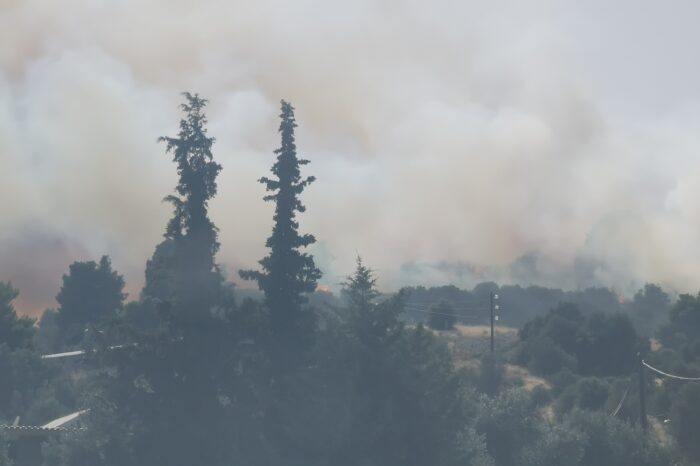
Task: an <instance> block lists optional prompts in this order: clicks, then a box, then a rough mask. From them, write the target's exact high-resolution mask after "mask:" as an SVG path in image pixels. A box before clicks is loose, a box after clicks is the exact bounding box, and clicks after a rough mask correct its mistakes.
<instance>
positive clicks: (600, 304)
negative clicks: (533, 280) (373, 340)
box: [406, 282, 673, 336]
mask: <svg viewBox="0 0 700 466" xmlns="http://www.w3.org/2000/svg"><path fill="white" fill-rule="evenodd" d="M406 292H407V293H408V294H407V296H408V303H407V308H406V309H407V316H409V317H410V318H412V319H414V320H417V321H425V320H426V315H425V312H422V311H423V310H424V309H425V308H427V307H430V306H432V305H436V304H437V303H438V302H440V301H444V302H445V303H447V304H449V305H450V307H451V308H452V311H454V314H456V315H457V316H458V321H459V322H460V323H465V324H485V323H488V322H489V319H490V317H489V313H488V306H489V299H490V298H489V297H490V295H491V293H495V294H498V305H499V306H500V307H501V312H499V313H498V314H499V318H500V319H499V321H500V323H501V324H502V325H506V326H510V327H516V328H520V327H522V326H523V325H524V324H525V323H526V322H529V321H530V320H532V319H534V318H535V317H538V316H541V315H543V314H544V313H546V312H547V311H548V310H550V309H554V308H555V307H557V306H558V305H560V304H561V303H572V304H575V305H576V306H577V307H578V308H579V309H580V310H581V311H582V312H584V313H587V314H590V313H596V312H604V313H609V314H615V313H624V314H627V315H629V317H630V319H632V322H633V323H634V326H635V328H636V329H637V331H638V332H639V333H641V334H642V335H645V336H653V335H654V334H655V332H656V330H657V329H658V328H659V327H660V326H661V325H663V324H665V323H667V321H668V312H669V310H670V308H671V305H672V304H673V297H672V296H671V295H669V294H668V293H667V292H665V291H664V290H663V289H662V288H661V287H660V286H658V285H655V284H651V283H650V284H647V285H645V286H644V287H643V288H642V289H640V290H639V291H637V293H635V295H634V296H633V297H632V299H622V298H621V297H620V296H618V295H617V294H616V293H615V292H614V291H613V290H611V289H609V288H586V289H583V290H574V291H565V290H560V289H557V288H546V287H541V286H528V287H522V286H520V285H501V286H499V285H498V284H496V283H494V282H484V283H480V284H478V285H476V286H475V287H474V288H473V289H471V290H465V289H460V288H458V287H456V286H454V285H447V286H437V287H431V288H426V287H423V286H417V287H408V288H406Z"/></svg>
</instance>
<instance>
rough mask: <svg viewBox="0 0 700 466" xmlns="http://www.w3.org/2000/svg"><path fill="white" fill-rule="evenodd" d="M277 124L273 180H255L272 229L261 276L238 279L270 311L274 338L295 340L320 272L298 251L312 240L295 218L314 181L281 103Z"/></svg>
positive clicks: (290, 116) (250, 272)
mask: <svg viewBox="0 0 700 466" xmlns="http://www.w3.org/2000/svg"><path fill="white" fill-rule="evenodd" d="M280 118H281V119H282V122H281V123H280V127H279V132H280V133H281V135H282V145H281V147H280V148H279V149H276V150H275V154H277V160H276V162H275V164H274V165H273V166H272V173H273V175H274V178H267V177H263V178H261V179H260V180H259V181H260V183H262V184H264V185H265V187H266V190H267V191H270V192H272V194H268V195H267V196H265V197H264V199H265V200H266V201H273V202H274V203H275V214H274V226H273V228H272V235H271V236H270V237H269V238H268V239H267V242H266V246H267V247H268V248H269V249H270V253H269V255H268V256H267V257H265V258H263V259H262V260H261V261H260V265H261V266H262V271H254V270H246V271H241V272H240V275H241V277H242V278H244V279H247V280H256V281H257V283H258V287H259V288H260V289H261V290H263V292H264V293H265V301H266V304H267V307H268V309H269V312H270V323H271V326H272V331H273V333H274V334H275V335H277V336H278V337H288V338H291V339H292V340H294V339H298V338H300V337H302V335H304V334H305V330H303V329H304V328H305V327H306V326H307V325H309V322H308V320H309V319H308V318H309V317H310V315H303V308H302V306H303V304H304V303H305V302H306V297H305V296H304V294H305V293H311V292H313V291H314V290H315V289H316V283H317V281H318V279H319V278H321V271H320V270H319V269H318V268H316V265H315V264H314V260H313V256H311V255H310V254H308V253H302V252H300V251H299V249H300V248H303V247H307V246H309V245H310V244H313V243H314V242H315V241H316V239H315V238H314V237H313V235H310V234H304V235H300V234H299V232H298V228H299V223H298V222H297V221H296V214H297V212H298V213H301V212H304V211H305V210H306V208H305V207H304V205H303V204H302V203H301V200H300V199H299V196H300V195H301V193H302V192H303V191H304V189H305V188H306V187H307V186H308V185H309V184H311V183H312V182H313V181H314V179H315V178H314V177H313V176H309V177H307V178H303V179H302V178H301V173H300V167H301V166H302V165H306V164H308V163H309V161H308V160H304V159H299V158H297V153H296V145H295V142H294V128H295V127H296V126H297V124H296V121H295V119H294V107H292V106H291V105H290V104H289V103H288V102H285V101H282V113H281V114H280Z"/></svg>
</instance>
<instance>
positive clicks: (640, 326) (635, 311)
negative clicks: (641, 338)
mask: <svg viewBox="0 0 700 466" xmlns="http://www.w3.org/2000/svg"><path fill="white" fill-rule="evenodd" d="M670 306H671V300H670V298H669V296H668V294H667V293H666V292H664V290H662V289H661V287H659V286H658V285H654V284H651V283H647V284H646V285H644V288H642V289H641V290H639V291H637V293H635V295H634V299H633V301H632V304H631V311H632V312H631V314H630V317H631V319H632V322H634V326H635V328H636V329H637V331H638V332H639V333H640V334H642V335H645V336H652V335H654V333H655V330H656V329H657V328H658V326H659V324H661V323H662V322H663V321H664V320H667V319H668V311H669V308H670Z"/></svg>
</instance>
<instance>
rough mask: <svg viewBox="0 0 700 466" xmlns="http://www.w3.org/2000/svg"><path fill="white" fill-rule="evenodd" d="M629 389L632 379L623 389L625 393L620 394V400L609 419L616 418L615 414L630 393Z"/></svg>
mask: <svg viewBox="0 0 700 466" xmlns="http://www.w3.org/2000/svg"><path fill="white" fill-rule="evenodd" d="M631 387H632V379H630V380H629V382H628V383H627V388H626V389H625V393H623V394H622V399H621V400H620V402H619V403H618V404H617V408H615V411H613V412H612V413H610V416H611V417H615V416H617V413H619V412H620V409H621V408H622V404H623V403H624V402H625V398H627V394H628V393H629V392H630V388H631Z"/></svg>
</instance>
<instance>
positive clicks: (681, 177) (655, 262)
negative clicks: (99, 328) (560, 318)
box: [0, 0, 700, 312]
mask: <svg viewBox="0 0 700 466" xmlns="http://www.w3.org/2000/svg"><path fill="white" fill-rule="evenodd" d="M524 3H525V2H516V1H505V0H504V1H496V2H477V1H467V2H451V1H448V0H440V1H436V2H417V1H407V2H402V4H401V5H400V6H398V5H397V4H396V2H382V1H379V2H376V1H359V2H318V1H310V0H305V1H301V2H283V1H262V2H260V1H258V2H244V1H234V2H229V1H223V0H205V1H200V2H190V1H165V0H156V1H152V2H137V1H134V0H128V1H120V2H114V1H104V2H92V1H86V0H66V1H64V2H45V1H39V0H23V1H19V0H14V1H12V0H10V1H8V0H6V1H4V2H2V3H0V41H2V43H3V44H10V46H5V47H2V48H0V157H1V161H2V170H1V171H0V186H1V191H0V196H1V198H2V200H3V202H2V215H1V216H0V218H1V220H0V222H1V223H0V228H1V230H2V232H3V234H2V235H0V250H1V251H2V254H1V255H0V257H1V258H2V261H0V279H2V280H12V281H13V282H14V284H15V285H17V286H18V287H20V288H21V289H22V293H23V295H25V296H27V297H26V298H25V301H22V303H21V307H22V308H23V310H24V311H27V312H37V311H39V310H41V308H43V307H44V306H48V305H51V303H52V298H53V296H54V295H55V293H56V291H57V289H58V286H59V284H60V271H61V270H66V268H67V265H68V264H69V263H70V261H72V260H85V259H98V258H99V256H100V255H101V254H104V253H106V254H110V255H111V256H112V258H113V263H114V266H115V268H117V269H118V270H120V271H121V272H122V273H124V274H125V275H126V279H127V283H128V284H129V289H130V291H131V292H132V295H133V294H134V293H136V292H137V291H138V289H139V286H140V283H141V282H142V274H143V266H144V263H145V260H146V259H147V257H148V256H149V255H150V253H151V252H152V250H153V247H154V246H155V244H157V243H158V242H159V241H160V237H161V234H162V232H163V229H164V225H165V222H166V221H167V218H168V216H169V214H170V212H169V207H168V206H167V205H166V204H163V203H162V202H161V199H162V198H163V196H165V195H167V194H169V193H170V192H171V190H172V189H173V187H174V185H175V169H174V166H173V165H172V163H171V162H170V159H169V156H166V155H165V153H164V148H163V147H162V146H159V145H158V144H156V139H157V138H158V136H162V135H173V134H175V133H176V131H177V122H178V119H179V116H180V115H179V114H178V111H177V105H178V103H179V101H180V96H179V92H181V91H184V90H189V91H197V92H200V93H201V94H202V95H204V96H205V97H207V98H209V99H210V101H211V103H210V106H209V109H208V115H209V120H210V126H209V128H210V134H211V135H213V136H215V137H216V138H217V142H216V144H215V147H214V150H215V157H216V159H217V160H218V161H219V162H220V163H221V164H222V165H223V166H224V170H223V172H222V174H221V176H220V179H219V188H220V189H219V195H218V197H217V198H216V200H215V201H214V202H213V203H212V205H211V216H212V219H213V220H214V221H215V223H216V224H217V225H218V226H219V227H220V230H221V238H220V239H221V242H222V249H221V252H220V253H219V256H218V260H219V261H220V262H221V263H222V264H223V265H224V266H225V267H226V269H227V270H229V272H230V274H229V275H230V276H231V277H232V278H235V277H236V273H235V272H236V271H237V270H238V269H239V268H249V267H251V266H254V265H255V261H256V260H257V259H258V258H260V257H262V256H263V254H264V238H265V237H266V236H267V235H268V232H269V228H270V225H271V211H270V206H269V205H266V204H265V203H264V202H263V201H262V200H261V198H262V195H263V188H262V186H260V185H259V184H257V183H256V179H257V178H259V177H260V176H262V175H265V174H266V173H267V172H268V170H269V166H270V164H271V162H272V150H273V149H274V148H275V147H276V145H277V143H278V137H277V134H276V128H277V120H276V114H277V102H278V100H279V99H280V98H285V99H288V100H290V101H291V102H293V103H294V104H295V106H296V107H297V120H298V122H299V124H300V126H299V128H298V138H297V139H298V147H299V151H300V155H303V156H304V157H306V158H309V159H311V160H312V164H311V165H309V166H307V167H306V170H307V172H308V173H309V174H314V175H316V176H317V178H318V181H317V182H316V183H315V184H314V185H313V186H312V187H311V188H310V189H308V190H307V191H306V192H305V193H304V196H305V202H306V204H307V207H308V212H307V213H306V214H304V216H303V218H302V220H301V222H302V229H303V230H304V231H309V232H313V233H314V234H315V235H316V236H317V238H319V239H320V240H322V241H323V243H322V247H318V248H316V250H315V252H316V253H317V254H318V255H320V256H322V257H321V260H322V262H323V264H324V265H325V267H324V268H325V272H326V273H327V278H326V279H325V281H326V282H327V283H329V284H336V283H337V282H339V281H340V280H341V279H340V276H342V275H344V274H346V273H347V272H348V271H350V270H351V268H352V261H353V260H354V256H355V251H359V252H360V253H361V254H362V255H363V256H364V257H365V258H366V260H367V262H368V264H370V265H372V266H374V267H375V268H376V269H377V270H378V271H379V272H380V275H381V282H380V284H381V286H382V287H384V288H395V287H398V286H400V285H402V284H413V283H416V282H421V283H423V284H434V283H438V282H446V281H450V282H454V283H456V284H460V285H470V284H473V282H475V281H477V280H480V279H484V278H489V277H490V276H491V277H495V278H498V279H500V280H504V281H522V280H525V278H523V277H528V278H529V279H532V278H531V277H535V278H534V279H532V280H533V281H537V282H539V283H540V284H545V285H556V286H566V287H577V286H587V285H590V284H600V285H607V286H614V287H616V288H618V289H619V290H621V291H623V292H624V291H629V290H632V289H634V288H635V287H636V286H638V285H639V284H641V283H643V282H645V281H655V282H660V283H662V284H664V285H666V286H669V287H674V288H677V289H680V290H694V289H696V288H697V284H698V282H699V281H700V271H699V270H698V269H697V267H696V266H695V264H697V262H698V259H700V247H698V242H697V240H696V239H697V237H698V234H699V233H700V209H699V208H698V207H696V206H698V205H700V204H699V203H698V202H697V199H700V192H698V189H699V188H698V186H700V183H698V181H700V163H698V162H697V151H698V149H699V148H700V136H699V135H700V132H698V131H697V128H698V123H699V122H700V108H699V106H698V102H699V97H700V94H699V93H698V91H697V89H696V86H695V83H697V82H698V80H699V78H700V65H697V63H695V62H693V61H692V60H689V59H688V57H690V56H692V47H693V44H695V43H697V40H698V39H699V37H697V36H698V35H700V32H699V31H697V29H696V28H695V27H694V24H693V23H692V18H696V17H697V13H699V11H698V8H700V7H698V6H697V5H696V4H695V3H692V2H678V3H674V7H673V9H672V8H671V6H668V5H661V4H658V3H657V2H651V1H648V2H631V1H623V2H616V3H615V5H614V6H612V5H610V4H609V2H603V1H594V2H586V3H585V4H582V3H580V2H558V1H557V2H554V1H548V0H537V1H534V2H527V5H525V4H524ZM650 31H656V32H655V33H653V34H652V33H651V32H650ZM28 251H30V252H31V254H30V253H28ZM523 256H526V257H535V258H536V260H530V261H526V263H527V264H528V265H527V267H529V269H528V270H532V273H527V274H524V273H523V270H524V269H523V265H522V264H523V261H522V260H521V259H520V258H522V257H523ZM402 264H407V266H404V267H402ZM411 264H413V266H412V265H411ZM416 264H417V265H416ZM440 264H457V265H456V266H447V267H445V266H442V265H440ZM459 264H466V265H467V267H466V268H465V267H461V268H460V267H459V266H458V265H459ZM581 264H586V265H585V266H583V268H584V269H585V273H584V272H581V268H582V265H581Z"/></svg>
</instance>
